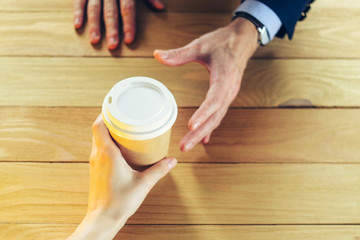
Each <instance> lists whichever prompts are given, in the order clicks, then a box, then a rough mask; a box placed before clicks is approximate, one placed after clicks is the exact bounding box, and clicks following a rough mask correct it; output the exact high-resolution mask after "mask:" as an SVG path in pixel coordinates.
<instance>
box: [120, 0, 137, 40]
mask: <svg viewBox="0 0 360 240" xmlns="http://www.w3.org/2000/svg"><path fill="white" fill-rule="evenodd" d="M120 9H121V17H122V20H123V31H124V42H125V43H127V44H130V43H132V42H133V41H134V39H135V2H134V0H120Z"/></svg>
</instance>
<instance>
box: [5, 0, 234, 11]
mask: <svg viewBox="0 0 360 240" xmlns="http://www.w3.org/2000/svg"><path fill="white" fill-rule="evenodd" d="M144 2H146V1H137V2H136V5H137V9H138V11H137V12H138V13H140V12H142V11H144V10H146V11H149V9H150V8H149V7H147V6H145V4H144ZM162 2H163V3H164V4H165V7H166V11H167V12H212V13H213V12H225V13H231V12H232V11H233V10H235V9H236V8H237V7H238V6H239V4H240V2H239V0H226V1H221V0H211V1H207V0H197V1H192V0H182V1H176V0H162ZM73 7H74V0H37V1H31V0H12V1H7V0H0V11H3V12H5V11H10V12H44V11H49V12H59V11H61V12H66V11H72V10H73Z"/></svg>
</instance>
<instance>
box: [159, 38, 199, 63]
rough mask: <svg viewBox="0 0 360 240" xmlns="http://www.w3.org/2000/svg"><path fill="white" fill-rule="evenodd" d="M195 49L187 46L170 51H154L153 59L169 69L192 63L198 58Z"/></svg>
mask: <svg viewBox="0 0 360 240" xmlns="http://www.w3.org/2000/svg"><path fill="white" fill-rule="evenodd" d="M197 49H198V48H197V47H196V45H194V44H189V45H187V46H185V47H182V48H178V49H172V50H155V51H154V57H155V59H156V60H158V61H159V62H160V63H162V64H165V65H167V66H169V67H176V66H181V65H184V64H185V63H189V62H194V61H196V60H197V58H198V56H197V55H198V51H197Z"/></svg>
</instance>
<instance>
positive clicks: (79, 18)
mask: <svg viewBox="0 0 360 240" xmlns="http://www.w3.org/2000/svg"><path fill="white" fill-rule="evenodd" d="M86 2H87V0H75V7H74V25H75V28H76V29H78V28H81V26H82V25H83V23H84V18H85V17H84V13H85V5H86Z"/></svg>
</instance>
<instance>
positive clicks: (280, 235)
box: [0, 224, 360, 240]
mask: <svg viewBox="0 0 360 240" xmlns="http://www.w3.org/2000/svg"><path fill="white" fill-rule="evenodd" d="M75 228H76V225H75V224H65V225H64V224H61V225H60V224H0V238H1V239H11V240H23V239H36V240H48V239H52V240H60V239H61V240H63V239H65V238H66V237H68V236H69V235H70V234H71V233H72V232H73V230H74V229H75ZM359 232H360V227H359V226H346V225H342V226H229V225H221V226H220V225H206V226H205V225H181V226H180V225H150V226H149V225H126V226H125V227H124V228H123V229H122V230H121V231H120V232H119V233H118V235H117V236H116V237H115V238H114V240H120V239H127V240H137V239H139V238H141V239H143V240H165V239H172V240H181V239H189V240H191V239H194V240H218V239H223V240H226V239H229V240H230V239H231V240H233V239H244V240H248V239H251V240H288V239H292V240H303V239H304V237H306V239H308V240H339V239H342V240H358V239H359V238H360V234H359Z"/></svg>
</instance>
